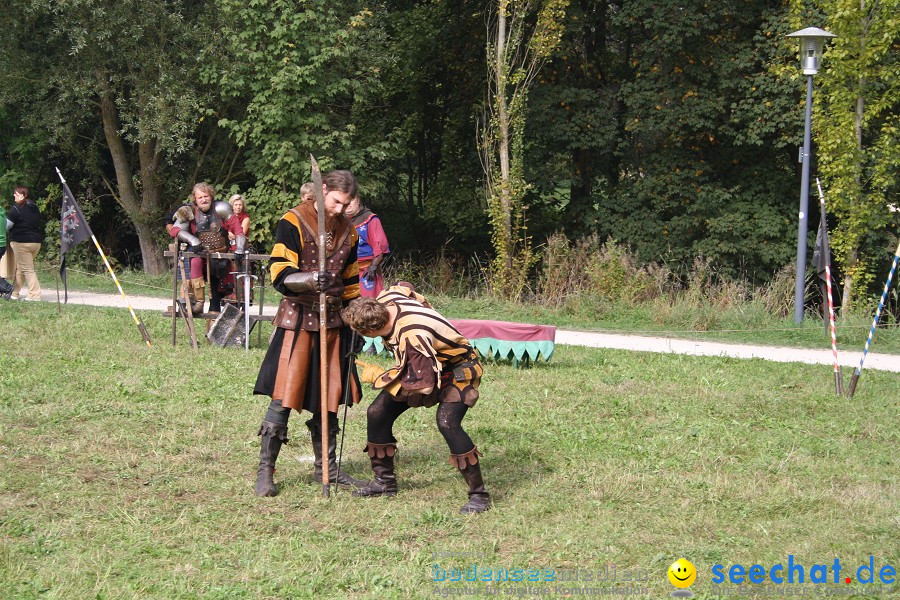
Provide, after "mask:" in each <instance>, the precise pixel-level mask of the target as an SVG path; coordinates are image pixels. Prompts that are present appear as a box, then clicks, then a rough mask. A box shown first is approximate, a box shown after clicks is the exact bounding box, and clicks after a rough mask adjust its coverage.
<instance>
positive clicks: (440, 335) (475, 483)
mask: <svg viewBox="0 0 900 600" xmlns="http://www.w3.org/2000/svg"><path fill="white" fill-rule="evenodd" d="M341 314H342V316H343V319H344V322H345V323H347V324H348V325H349V326H350V327H352V328H353V329H355V330H356V331H358V332H360V333H361V334H363V335H365V336H367V337H376V336H381V337H382V338H383V339H384V341H385V344H386V345H387V347H388V348H389V349H390V350H391V351H392V352H393V353H394V358H395V360H396V364H395V365H394V366H393V367H391V368H390V369H388V370H387V371H385V372H383V373H380V374H376V373H375V372H373V370H372V369H371V368H366V369H365V370H364V371H363V378H362V379H363V381H367V382H370V383H372V384H373V386H374V387H375V389H378V390H381V391H380V393H379V394H378V396H377V397H376V398H375V400H374V401H373V402H372V404H371V405H370V406H369V408H368V410H367V412H366V416H367V435H368V438H367V439H368V444H367V445H366V449H365V450H366V452H367V453H368V454H369V459H370V460H371V462H372V471H373V472H374V473H375V480H374V481H372V482H370V483H369V484H368V485H367V486H365V487H362V488H359V489H357V490H355V491H354V492H353V494H354V495H356V496H394V495H396V494H397V477H396V475H395V474H394V455H395V454H396V452H397V439H396V438H395V437H394V434H393V431H392V430H393V424H394V421H395V420H396V419H397V417H399V416H400V415H401V414H403V413H404V412H406V410H408V409H409V408H410V407H417V406H426V407H428V406H434V405H437V426H438V430H439V431H440V432H441V435H443V436H444V440H446V442H447V446H449V448H450V464H451V465H454V466H455V467H456V468H458V469H459V471H460V473H461V474H462V476H463V479H465V481H466V484H467V485H468V487H469V490H468V492H469V500H468V502H466V504H465V505H464V506H463V507H462V508H461V509H460V512H461V513H464V514H468V513H480V512H484V511H486V510H488V509H489V508H490V497H489V495H488V492H487V490H486V489H485V487H484V480H483V479H482V476H481V465H480V463H479V460H478V457H479V456H481V453H480V452H479V451H478V447H477V446H475V443H474V442H473V441H472V438H470V437H469V434H467V433H466V432H465V430H464V429H463V428H462V420H463V417H464V416H465V414H466V412H467V411H468V410H469V408H470V407H472V406H474V405H475V402H476V401H477V400H478V386H479V384H480V383H481V375H482V368H481V364H480V362H479V360H478V355H477V354H476V353H475V350H474V349H473V348H472V345H471V344H470V343H469V340H467V339H466V338H465V337H464V336H463V335H462V334H460V333H459V331H457V330H456V329H455V328H454V327H453V326H452V325H451V324H450V322H449V321H447V319H445V318H444V317H443V316H442V315H441V314H440V313H438V312H437V311H436V310H434V308H433V307H432V306H431V304H429V303H428V301H427V300H425V298H424V297H422V296H421V295H419V294H417V293H416V292H415V291H414V290H413V288H412V286H411V285H410V284H408V283H404V282H401V284H398V285H396V286H393V287H391V288H389V289H387V290H385V291H383V292H382V293H381V294H379V295H378V297H377V298H360V299H358V300H356V301H354V302H353V303H352V304H351V305H350V306H349V307H347V308H345V309H344V310H343V311H342V313H341Z"/></svg>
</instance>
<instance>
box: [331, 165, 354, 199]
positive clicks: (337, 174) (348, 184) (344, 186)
mask: <svg viewBox="0 0 900 600" xmlns="http://www.w3.org/2000/svg"><path fill="white" fill-rule="evenodd" d="M322 183H324V184H325V186H326V187H328V189H329V190H332V191H334V190H337V191H340V192H345V193H346V194H349V195H350V197H351V198H352V197H354V196H356V195H357V194H359V187H358V186H357V184H356V177H354V175H353V173H351V172H350V171H332V172H330V173H328V174H327V175H325V176H324V177H322Z"/></svg>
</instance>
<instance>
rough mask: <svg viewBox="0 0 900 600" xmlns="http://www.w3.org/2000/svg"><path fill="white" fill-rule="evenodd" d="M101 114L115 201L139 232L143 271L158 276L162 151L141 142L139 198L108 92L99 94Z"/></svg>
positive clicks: (160, 267) (160, 266)
mask: <svg viewBox="0 0 900 600" xmlns="http://www.w3.org/2000/svg"><path fill="white" fill-rule="evenodd" d="M100 113H101V117H102V119H103V134H104V137H105V138H106V143H107V145H108V146H109V153H110V155H111V157H112V161H113V167H114V168H115V173H116V187H117V189H118V194H116V195H115V196H116V201H117V202H118V203H119V205H121V206H122V208H123V209H124V210H125V214H126V215H127V216H128V218H129V219H130V220H131V222H132V224H133V225H134V228H135V230H136V231H137V236H138V242H139V244H140V248H141V260H142V262H143V267H144V271H145V272H146V273H147V274H149V275H159V274H160V273H162V272H163V270H164V269H165V268H166V267H165V261H164V259H163V255H162V248H161V247H160V243H159V227H156V223H155V222H154V221H156V220H157V218H158V216H159V213H160V212H161V210H162V191H161V188H160V182H159V177H158V174H157V171H158V168H159V163H160V153H159V152H158V151H156V149H155V148H156V144H155V142H152V141H151V142H145V143H142V144H141V145H140V147H139V156H140V161H141V173H140V177H141V185H142V188H143V193H142V195H141V197H140V198H139V197H138V193H137V190H136V189H135V186H134V176H133V174H132V171H131V164H130V162H129V160H128V151H127V149H126V148H125V142H124V141H123V140H122V136H121V134H120V130H121V126H120V124H119V114H118V111H117V110H116V104H115V100H114V99H113V97H112V94H111V93H109V92H106V93H104V94H103V95H102V96H101V97H100Z"/></svg>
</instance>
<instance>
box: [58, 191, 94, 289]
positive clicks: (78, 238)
mask: <svg viewBox="0 0 900 600" xmlns="http://www.w3.org/2000/svg"><path fill="white" fill-rule="evenodd" d="M62 189H63V197H62V211H61V213H60V223H59V255H60V257H61V258H60V261H59V277H60V279H62V282H63V290H65V302H68V301H69V288H68V286H67V285H66V252H68V251H69V250H70V249H72V248H74V247H75V246H77V245H78V244H80V243H81V242H83V241H84V240H88V239H90V238H92V237H93V236H94V232H92V231H91V227H90V225H88V222H87V219H85V218H84V213H83V212H81V207H80V206H78V202H76V201H75V196H73V195H72V190H70V189H69V184H67V183H66V182H65V181H63V182H62Z"/></svg>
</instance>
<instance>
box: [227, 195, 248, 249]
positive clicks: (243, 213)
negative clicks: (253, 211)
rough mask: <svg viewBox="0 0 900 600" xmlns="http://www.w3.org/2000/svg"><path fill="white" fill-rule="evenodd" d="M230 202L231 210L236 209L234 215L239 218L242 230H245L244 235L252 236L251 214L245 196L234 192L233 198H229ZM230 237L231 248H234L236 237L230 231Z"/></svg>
mask: <svg viewBox="0 0 900 600" xmlns="http://www.w3.org/2000/svg"><path fill="white" fill-rule="evenodd" d="M228 204H230V205H231V210H233V211H234V216H235V217H236V218H237V220H238V223H240V224H241V231H243V232H244V237H247V238H249V237H250V215H249V214H248V213H247V203H246V202H245V201H244V196H243V195H241V194H234V195H233V196H232V197H231V198H229V199H228ZM228 239H229V240H230V241H231V248H232V249H234V239H235V235H234V234H233V233H231V232H230V231H229V232H228Z"/></svg>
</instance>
